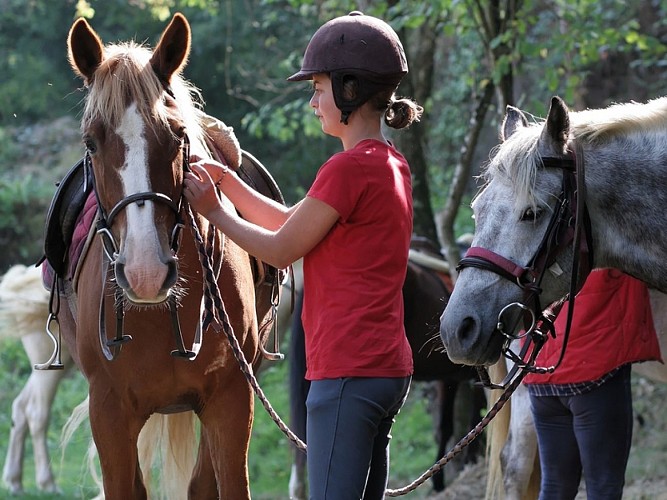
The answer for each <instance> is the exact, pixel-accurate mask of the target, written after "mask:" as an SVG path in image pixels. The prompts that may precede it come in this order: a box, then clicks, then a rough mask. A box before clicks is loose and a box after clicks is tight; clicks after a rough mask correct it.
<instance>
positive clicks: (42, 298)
mask: <svg viewBox="0 0 667 500" xmlns="http://www.w3.org/2000/svg"><path fill="white" fill-rule="evenodd" d="M48 303H49V293H48V291H47V290H46V289H45V288H44V285H43V284H42V273H41V270H40V269H39V268H37V267H35V266H24V265H21V264H17V265H15V266H12V267H10V268H9V270H8V271H7V272H6V273H5V274H4V276H3V277H2V279H1V280H0V323H4V324H5V325H6V328H2V329H1V330H0V338H16V339H19V338H21V336H22V335H23V333H24V332H35V331H43V330H44V327H45V325H46V318H47V316H48Z"/></svg>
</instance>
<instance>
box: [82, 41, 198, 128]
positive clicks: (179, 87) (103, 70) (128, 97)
mask: <svg viewBox="0 0 667 500" xmlns="http://www.w3.org/2000/svg"><path fill="white" fill-rule="evenodd" d="M104 50H105V58H104V60H103V61H102V63H101V64H100V65H99V67H98V68H97V70H96V71H95V75H94V77H93V80H92V84H91V86H90V88H89V93H88V96H87V98H86V102H85V107H84V112H83V120H82V125H83V126H84V127H85V126H86V124H89V123H91V122H92V121H93V120H98V119H99V120H102V122H103V123H104V124H106V125H107V126H108V127H110V128H112V129H115V128H117V127H118V126H119V124H120V123H121V121H122V119H123V116H124V114H125V111H126V109H127V107H128V105H129V104H130V102H134V103H135V104H136V107H137V111H138V112H139V114H140V115H141V117H142V118H143V120H144V122H145V123H146V124H149V126H152V127H153V128H155V127H158V126H159V127H167V128H168V123H169V118H170V116H171V115H170V113H169V110H168V108H167V106H166V105H165V101H164V99H163V95H164V91H165V88H164V85H163V83H162V82H161V81H160V79H159V78H158V76H157V75H156V74H155V72H154V71H153V68H152V67H151V64H150V58H151V56H152V51H151V50H150V49H148V48H147V47H145V46H143V45H139V44H137V43H135V42H125V43H119V44H111V45H107V46H106V47H105V49H104ZM170 86H171V90H172V92H173V94H174V97H175V98H176V99H175V100H176V103H177V105H178V108H179V111H180V113H181V116H182V118H183V120H184V122H185V123H186V128H187V130H188V133H189V134H190V136H191V140H201V137H202V131H201V124H200V118H199V114H198V112H197V111H198V108H197V107H198V105H199V104H200V101H201V99H200V94H199V91H198V90H197V89H196V87H194V86H193V85H192V84H191V83H190V82H188V81H187V80H185V79H184V78H183V77H182V76H181V75H179V74H174V75H172V77H171V80H170Z"/></svg>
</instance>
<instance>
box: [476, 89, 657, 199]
mask: <svg viewBox="0 0 667 500" xmlns="http://www.w3.org/2000/svg"><path fill="white" fill-rule="evenodd" d="M569 117H570V123H571V128H570V138H571V140H579V141H583V142H585V143H587V144H593V143H601V142H606V141H609V140H612V139H613V138H615V137H618V136H623V135H628V134H631V133H633V132H637V131H641V132H647V131H662V132H663V133H664V131H665V129H667V97H662V98H659V99H654V100H651V101H648V102H646V103H636V102H629V103H622V104H614V105H612V106H609V107H607V108H602V109H589V110H585V111H576V112H570V114H569ZM544 124H545V120H543V119H540V120H536V121H534V122H533V123H530V124H529V125H528V126H527V127H523V128H519V129H518V130H516V131H515V132H514V133H513V134H512V135H511V136H510V137H509V138H508V139H507V140H506V141H505V142H503V143H501V144H499V145H498V146H496V148H494V150H493V151H492V158H491V161H490V162H489V163H488V165H487V167H486V168H485V170H484V171H483V173H482V176H481V177H482V178H483V179H484V180H485V181H486V182H488V181H490V180H491V179H492V178H495V177H498V176H500V177H503V178H506V179H507V180H508V181H509V183H510V184H511V185H512V190H513V193H512V194H513V196H514V197H515V200H516V203H517V206H522V205H523V206H526V205H531V206H533V207H534V206H535V205H536V201H537V200H535V197H534V195H535V189H534V188H535V179H536V175H537V169H536V167H538V166H541V151H540V148H539V144H540V135H541V133H542V130H543V128H544Z"/></svg>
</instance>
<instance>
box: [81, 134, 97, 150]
mask: <svg viewBox="0 0 667 500" xmlns="http://www.w3.org/2000/svg"><path fill="white" fill-rule="evenodd" d="M83 144H84V145H85V146H86V149H87V150H88V152H89V153H90V154H94V153H95V152H96V151H97V145H96V144H95V141H93V140H92V139H91V138H90V137H86V138H85V139H84V140H83Z"/></svg>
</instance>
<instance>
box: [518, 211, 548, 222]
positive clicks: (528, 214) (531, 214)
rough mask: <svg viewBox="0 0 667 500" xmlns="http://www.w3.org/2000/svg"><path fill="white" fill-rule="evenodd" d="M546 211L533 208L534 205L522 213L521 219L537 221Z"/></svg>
mask: <svg viewBox="0 0 667 500" xmlns="http://www.w3.org/2000/svg"><path fill="white" fill-rule="evenodd" d="M543 212H544V211H543V210H542V209H541V208H535V209H533V208H532V207H530V208H527V209H526V210H525V212H524V213H523V215H521V221H523V222H525V221H531V222H535V221H536V220H538V219H539V218H540V217H541V216H542V213H543Z"/></svg>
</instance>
